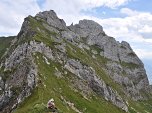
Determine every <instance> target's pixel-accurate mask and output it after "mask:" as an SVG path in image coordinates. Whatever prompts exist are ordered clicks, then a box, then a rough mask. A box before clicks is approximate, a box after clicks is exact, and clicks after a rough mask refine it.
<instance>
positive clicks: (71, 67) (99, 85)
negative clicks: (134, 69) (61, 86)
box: [65, 59, 128, 112]
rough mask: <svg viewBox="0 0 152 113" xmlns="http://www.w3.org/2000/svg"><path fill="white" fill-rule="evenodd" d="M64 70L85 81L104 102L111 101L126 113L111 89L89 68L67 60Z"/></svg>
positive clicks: (125, 107)
mask: <svg viewBox="0 0 152 113" xmlns="http://www.w3.org/2000/svg"><path fill="white" fill-rule="evenodd" d="M65 69H67V70H68V71H70V72H71V73H73V74H74V75H77V76H78V77H79V78H80V79H82V80H84V81H87V82H88V86H89V87H90V88H91V89H92V90H93V91H94V92H96V93H97V94H99V95H101V96H103V97H104V98H105V99H106V100H109V101H111V102H112V103H113V104H114V105H116V106H117V107H119V108H121V109H123V110H124V111H126V112H128V107H127V105H126V104H125V103H124V101H123V100H122V98H121V97H120V96H119V95H118V93H117V92H116V91H114V90H113V89H112V88H111V87H109V86H107V85H106V84H105V82H104V81H103V80H102V79H101V78H99V76H98V75H96V73H95V71H94V70H93V68H91V67H87V66H85V65H82V64H81V63H80V62H79V61H76V60H74V59H69V60H67V63H66V64H65Z"/></svg>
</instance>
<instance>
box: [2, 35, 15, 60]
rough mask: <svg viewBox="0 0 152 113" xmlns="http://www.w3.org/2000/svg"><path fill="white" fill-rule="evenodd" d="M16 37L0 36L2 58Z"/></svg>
mask: <svg viewBox="0 0 152 113" xmlns="http://www.w3.org/2000/svg"><path fill="white" fill-rule="evenodd" d="M13 38H14V37H0V58H1V57H2V55H3V54H4V53H5V51H6V49H7V48H8V47H9V46H10V43H11V41H12V39H13Z"/></svg>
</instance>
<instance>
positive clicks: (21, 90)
mask: <svg viewBox="0 0 152 113" xmlns="http://www.w3.org/2000/svg"><path fill="white" fill-rule="evenodd" d="M0 45H2V46H0V53H1V54H0V112H2V113H10V112H13V113H46V112H47V108H46V104H47V102H48V100H49V99H50V98H54V100H55V103H56V106H57V109H58V112H59V113H60V112H62V113H124V112H128V113H137V112H140V113H150V112H152V104H151V102H152V98H151V96H152V91H151V86H150V85H149V82H148V78H147V75H146V71H145V69H144V65H143V63H142V61H141V60H140V59H139V58H138V56H137V55H136V54H135V52H134V51H133V50H132V48H131V47H130V45H129V44H128V43H127V42H125V41H122V42H121V43H120V42H118V41H116V40H115V39H114V38H113V37H110V36H108V35H107V34H106V33H105V32H104V31H103V28H102V26H101V25H99V24H98V23H96V22H94V21H92V20H80V21H79V23H78V24H76V25H73V24H72V25H70V26H66V23H65V22H64V20H63V19H59V18H58V17H57V15H56V13H55V12H54V11H53V10H50V11H44V12H40V13H38V14H36V16H35V17H32V16H28V17H27V18H25V20H24V22H23V25H22V27H21V30H20V32H19V33H18V35H17V36H14V37H7V38H4V37H3V38H0ZM4 45H5V46H4Z"/></svg>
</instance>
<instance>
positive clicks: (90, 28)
mask: <svg viewBox="0 0 152 113" xmlns="http://www.w3.org/2000/svg"><path fill="white" fill-rule="evenodd" d="M69 28H70V30H72V31H73V32H75V33H77V34H79V35H80V36H81V37H87V36H88V35H94V36H98V35H99V34H100V33H101V34H104V31H103V28H102V26H101V25H100V24H98V23H96V22H95V21H93V20H86V19H84V20H80V21H79V23H78V24H75V25H71V26H69Z"/></svg>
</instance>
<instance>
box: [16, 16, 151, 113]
mask: <svg viewBox="0 0 152 113" xmlns="http://www.w3.org/2000/svg"><path fill="white" fill-rule="evenodd" d="M30 19H31V23H32V27H33V29H36V28H37V27H39V28H40V29H43V32H41V33H40V32H38V34H37V35H35V37H34V40H36V41H39V42H41V41H42V42H44V43H46V44H47V45H48V46H50V47H51V48H53V42H52V40H51V38H50V37H51V35H57V34H55V33H51V32H48V31H47V30H46V29H44V27H43V26H42V25H41V24H40V23H41V22H37V20H35V19H33V18H30ZM71 48H72V49H74V50H76V52H73V50H72V49H71ZM93 49H95V48H93ZM67 50H68V51H67V54H68V56H69V57H71V58H75V59H79V60H80V61H81V62H83V63H84V64H86V65H89V66H91V67H93V68H94V69H95V70H96V72H97V74H98V75H99V76H100V77H101V78H102V79H103V80H104V81H105V82H106V83H107V84H108V85H110V86H111V87H113V88H114V89H115V90H117V91H118V92H119V94H120V95H121V96H122V97H124V96H123V95H124V93H123V92H122V88H121V86H120V85H118V84H116V83H114V82H113V81H112V80H111V78H110V77H109V76H107V75H106V74H105V73H104V71H103V70H102V68H101V67H102V66H104V63H106V62H107V60H108V59H105V58H103V57H101V56H99V55H96V58H97V59H94V58H92V57H91V52H90V51H87V50H85V51H83V50H81V49H79V48H77V47H76V46H73V45H71V44H70V43H69V44H68V46H67ZM97 51H98V50H97ZM37 55H38V56H39V59H36V62H37V64H38V68H39V79H41V80H42V83H43V84H39V85H38V86H37V88H36V89H35V90H34V91H33V93H32V95H31V96H30V97H28V98H27V99H26V100H25V101H24V102H23V103H22V104H21V105H20V106H19V107H18V109H17V110H16V111H15V113H27V112H28V113H45V111H46V107H45V106H46V103H47V101H48V100H49V99H50V98H52V97H53V98H54V99H55V103H56V105H57V107H58V109H59V111H60V112H64V113H75V111H73V110H72V109H71V107H69V106H68V105H67V103H66V102H65V101H64V100H63V99H62V98H61V96H63V97H64V99H66V100H67V101H70V102H73V103H74V104H75V107H76V108H77V109H79V110H81V111H84V113H122V112H123V111H121V110H120V109H118V108H117V107H115V106H114V105H112V104H111V103H109V102H107V101H105V100H104V99H102V98H101V97H100V98H99V97H98V96H96V97H92V99H91V100H90V101H88V100H86V99H84V98H83V97H82V95H80V94H79V93H77V92H75V91H74V90H72V89H71V88H70V86H71V83H70V82H69V78H71V74H70V73H68V75H63V76H64V77H63V78H58V77H56V76H55V75H54V71H55V67H57V68H58V69H59V70H60V71H63V70H62V69H61V66H60V65H59V64H56V63H55V62H52V61H50V62H51V65H50V66H49V65H47V64H46V63H45V62H44V59H43V58H42V55H41V54H37ZM44 84H45V85H46V88H45V87H44ZM144 103H146V102H144ZM129 104H130V107H129V111H130V112H131V113H134V112H135V111H134V110H133V109H131V107H133V108H135V109H136V110H138V111H140V112H141V113H146V111H145V110H147V111H149V112H151V111H152V110H151V109H150V108H149V106H150V105H149V104H150V103H149V104H147V105H143V102H133V101H129ZM85 109H86V110H85Z"/></svg>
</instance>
